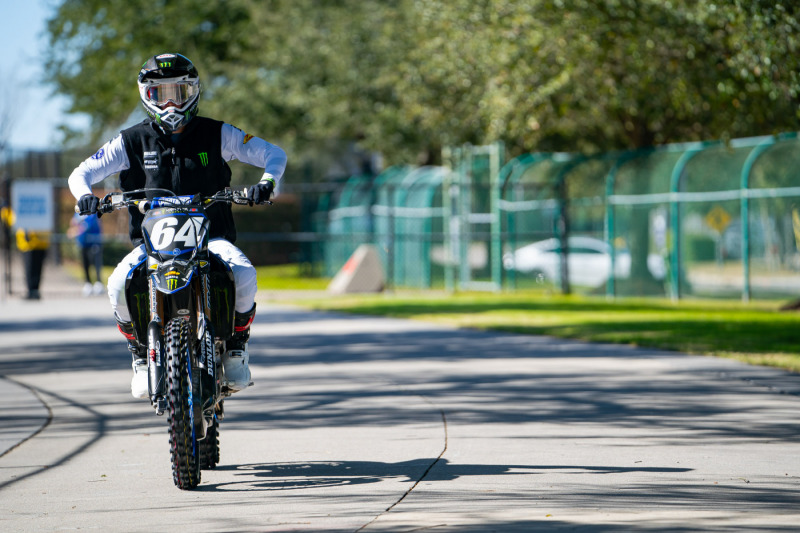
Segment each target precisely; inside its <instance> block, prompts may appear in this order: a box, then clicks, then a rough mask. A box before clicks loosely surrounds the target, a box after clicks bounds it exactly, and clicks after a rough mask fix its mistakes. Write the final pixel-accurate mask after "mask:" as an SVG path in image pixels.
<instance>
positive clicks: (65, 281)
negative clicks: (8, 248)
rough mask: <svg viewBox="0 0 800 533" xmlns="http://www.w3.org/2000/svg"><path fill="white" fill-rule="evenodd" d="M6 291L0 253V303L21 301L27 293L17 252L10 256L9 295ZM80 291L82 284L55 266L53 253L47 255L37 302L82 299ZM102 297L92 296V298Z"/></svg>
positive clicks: (0, 253) (4, 262) (60, 266)
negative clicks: (40, 296) (39, 296)
mask: <svg viewBox="0 0 800 533" xmlns="http://www.w3.org/2000/svg"><path fill="white" fill-rule="evenodd" d="M6 289H7V287H6V257H5V254H3V253H2V252H0V303H1V302H5V301H6V300H22V299H24V297H25V294H26V293H27V288H26V284H25V270H24V268H23V266H22V258H21V257H20V254H19V252H16V251H14V252H12V254H11V295H9V294H8V293H7V290H6ZM82 289H83V282H82V281H81V280H80V279H77V278H75V277H74V276H72V275H71V274H70V273H69V272H67V270H66V269H65V268H64V267H63V265H56V264H55V263H54V260H53V253H52V252H50V253H48V256H47V259H45V262H44V271H43V272H42V282H41V285H40V286H39V291H40V293H41V295H42V298H41V300H39V301H46V300H52V299H63V298H75V297H82V292H81V291H82ZM103 296H104V295H100V296H92V298H100V297H103ZM32 303H35V302H32Z"/></svg>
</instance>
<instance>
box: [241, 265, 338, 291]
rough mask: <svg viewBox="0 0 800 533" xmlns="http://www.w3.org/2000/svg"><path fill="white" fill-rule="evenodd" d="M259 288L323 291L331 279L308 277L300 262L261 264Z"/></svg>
mask: <svg viewBox="0 0 800 533" xmlns="http://www.w3.org/2000/svg"><path fill="white" fill-rule="evenodd" d="M256 271H257V272H258V289H259V290H269V291H322V290H325V289H327V288H328V284H329V283H330V279H327V278H307V277H304V276H303V274H302V272H301V271H300V265H299V264H289V265H277V266H260V267H256Z"/></svg>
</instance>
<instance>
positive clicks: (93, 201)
mask: <svg viewBox="0 0 800 533" xmlns="http://www.w3.org/2000/svg"><path fill="white" fill-rule="evenodd" d="M99 203H100V198H98V197H97V196H95V195H93V194H84V195H83V196H81V197H80V199H79V200H78V213H79V214H81V215H94V214H95V213H97V206H98V204H99Z"/></svg>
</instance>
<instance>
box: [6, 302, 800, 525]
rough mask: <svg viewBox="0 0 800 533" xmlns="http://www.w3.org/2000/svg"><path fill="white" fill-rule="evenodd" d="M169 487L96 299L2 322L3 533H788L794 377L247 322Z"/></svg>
mask: <svg viewBox="0 0 800 533" xmlns="http://www.w3.org/2000/svg"><path fill="white" fill-rule="evenodd" d="M251 353H252V367H253V376H254V379H255V381H256V386H255V387H253V388H250V389H248V390H247V391H244V392H242V393H239V394H238V395H236V396H235V397H233V398H231V399H230V400H229V401H228V402H226V408H227V409H226V419H225V421H224V422H223V425H222V428H221V438H220V439H221V447H222V461H221V465H220V467H219V468H218V469H217V470H214V471H210V472H207V471H204V472H203V481H202V484H201V485H200V487H199V488H198V490H195V491H191V492H184V491H179V490H178V489H176V488H175V487H174V486H173V483H172V479H171V474H170V469H169V450H168V444H167V434H166V427H165V424H166V423H165V421H164V419H163V418H159V417H156V416H155V414H154V413H153V412H152V410H151V408H150V407H149V405H148V404H147V403H146V402H143V401H141V400H134V399H133V398H131V397H130V395H129V391H128V387H129V380H130V369H129V356H128V353H127V351H126V350H125V347H124V343H123V342H122V340H121V336H120V335H119V334H118V333H117V332H116V331H115V329H114V323H113V320H112V319H111V318H110V316H109V312H108V308H107V304H106V303H105V301H104V300H102V299H80V298H61V299H53V300H47V299H45V300H43V301H41V302H22V301H17V300H7V301H5V302H2V305H1V306H0V376H2V377H0V405H2V406H3V410H2V412H0V531H4V532H27V531H31V532H33V531H36V532H40V531H65V530H94V531H103V532H114V531H120V532H123V531H124V532H148V533H149V532H152V531H176V532H177V531H198V532H201V531H337V532H338V531H352V532H355V531H366V532H368V531H420V530H426V531H427V530H433V531H443V532H444V531H448V532H454V531H458V532H462V531H466V532H483V531H502V532H507V531H532V530H542V531H550V530H556V531H557V530H568V531H588V532H612V531H615V532H616V531H642V532H649V531H759V530H760V531H797V528H798V524H800V432H799V431H798V419H800V396H799V395H798V394H800V377H798V376H790V375H786V374H784V373H782V372H779V371H774V370H767V369H759V368H753V367H746V366H743V365H740V364H737V363H734V362H730V361H724V360H717V359H712V358H702V357H688V356H682V355H679V354H674V353H668V352H657V351H648V350H634V349H631V348H626V347H619V346H611V345H587V344H583V343H578V342H570V341H563V340H554V339H548V338H541V337H529V336H513V335H500V334H491V333H482V332H476V331H457V330H453V329H449V328H445V327H439V326H432V325H429V324H425V323H415V322H407V321H399V320H383V319H364V318H356V317H345V316H337V315H329V314H320V313H310V312H305V311H299V310H294V309H291V308H283V307H278V306H270V305H268V304H264V303H262V304H261V307H260V311H259V313H258V316H257V319H256V323H255V325H254V326H253V338H252V342H251Z"/></svg>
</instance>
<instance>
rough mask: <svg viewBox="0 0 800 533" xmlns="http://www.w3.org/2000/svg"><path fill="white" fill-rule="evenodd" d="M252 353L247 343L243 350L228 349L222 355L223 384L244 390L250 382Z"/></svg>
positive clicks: (230, 387) (234, 389) (233, 389)
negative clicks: (248, 351) (248, 350)
mask: <svg viewBox="0 0 800 533" xmlns="http://www.w3.org/2000/svg"><path fill="white" fill-rule="evenodd" d="M249 363H250V354H248V353H247V344H246V343H245V344H244V349H243V350H228V351H227V352H225V353H224V354H223V355H222V375H223V377H222V385H223V386H225V385H227V387H228V388H229V389H230V390H232V391H233V392H238V391H240V390H244V389H246V388H247V387H249V386H250V385H252V383H251V382H250V366H249Z"/></svg>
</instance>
